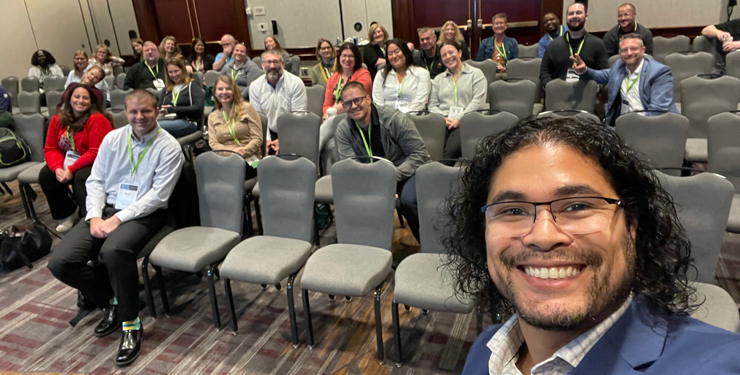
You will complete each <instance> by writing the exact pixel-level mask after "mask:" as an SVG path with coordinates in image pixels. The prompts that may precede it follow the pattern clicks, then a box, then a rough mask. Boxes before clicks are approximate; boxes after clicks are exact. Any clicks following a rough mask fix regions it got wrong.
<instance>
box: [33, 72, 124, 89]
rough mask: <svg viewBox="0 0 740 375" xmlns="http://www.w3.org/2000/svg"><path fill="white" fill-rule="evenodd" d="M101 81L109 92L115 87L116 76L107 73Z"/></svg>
mask: <svg viewBox="0 0 740 375" xmlns="http://www.w3.org/2000/svg"><path fill="white" fill-rule="evenodd" d="M103 81H105V84H106V86H108V90H109V92H110V90H113V89H114V88H115V86H116V76H114V75H107V76H105V78H103ZM44 86H46V84H45V83H44ZM104 93H105V92H104Z"/></svg>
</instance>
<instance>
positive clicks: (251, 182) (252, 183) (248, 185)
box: [244, 177, 257, 193]
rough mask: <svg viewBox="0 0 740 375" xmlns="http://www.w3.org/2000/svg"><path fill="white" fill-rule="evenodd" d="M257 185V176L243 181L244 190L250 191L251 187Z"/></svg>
mask: <svg viewBox="0 0 740 375" xmlns="http://www.w3.org/2000/svg"><path fill="white" fill-rule="evenodd" d="M256 185H257V177H252V178H250V179H249V180H246V181H244V192H245V193H251V192H252V189H254V187H255V186H256Z"/></svg>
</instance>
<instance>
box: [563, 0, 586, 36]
mask: <svg viewBox="0 0 740 375" xmlns="http://www.w3.org/2000/svg"><path fill="white" fill-rule="evenodd" d="M586 18H588V15H587V14H586V7H584V6H583V4H581V3H575V4H573V5H571V6H570V7H569V8H568V18H567V23H568V28H569V29H571V30H573V31H580V30H581V29H583V26H585V25H586Z"/></svg>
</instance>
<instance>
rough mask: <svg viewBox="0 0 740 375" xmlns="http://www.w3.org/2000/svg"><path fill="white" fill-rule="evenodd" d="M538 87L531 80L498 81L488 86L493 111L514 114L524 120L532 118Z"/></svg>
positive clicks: (489, 100)
mask: <svg viewBox="0 0 740 375" xmlns="http://www.w3.org/2000/svg"><path fill="white" fill-rule="evenodd" d="M536 91H537V85H536V84H535V83H534V82H532V81H530V80H521V81H512V82H507V81H502V80H498V81H496V82H493V83H491V84H490V85H489V86H488V104H489V106H490V108H491V109H498V110H500V111H506V112H509V113H513V114H514V115H515V116H516V117H517V118H518V119H520V120H523V119H525V118H527V117H530V116H532V109H533V107H534V94H535V92H536Z"/></svg>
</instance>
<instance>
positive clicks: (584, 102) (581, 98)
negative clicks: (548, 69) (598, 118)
mask: <svg viewBox="0 0 740 375" xmlns="http://www.w3.org/2000/svg"><path fill="white" fill-rule="evenodd" d="M597 87H598V85H597V84H596V81H592V80H580V81H578V82H565V81H564V80H562V79H555V80H552V81H550V82H549V83H548V84H547V87H545V108H546V109H547V110H548V111H554V110H559V109H579V110H582V111H586V112H590V113H593V112H594V108H595V106H596V89H597Z"/></svg>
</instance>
